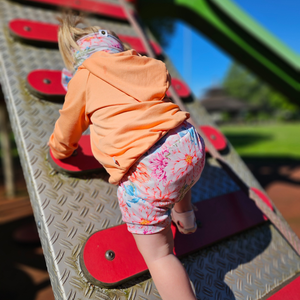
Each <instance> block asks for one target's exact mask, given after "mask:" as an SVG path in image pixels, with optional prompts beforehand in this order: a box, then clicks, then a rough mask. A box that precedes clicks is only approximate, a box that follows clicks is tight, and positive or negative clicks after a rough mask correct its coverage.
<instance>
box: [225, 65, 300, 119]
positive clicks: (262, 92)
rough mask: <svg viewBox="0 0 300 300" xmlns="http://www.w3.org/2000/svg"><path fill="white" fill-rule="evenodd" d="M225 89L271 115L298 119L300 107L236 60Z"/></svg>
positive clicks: (228, 74)
mask: <svg viewBox="0 0 300 300" xmlns="http://www.w3.org/2000/svg"><path fill="white" fill-rule="evenodd" d="M223 88H224V90H225V91H226V92H227V93H228V94H229V95H231V96H233V97H235V98H238V99H240V100H242V101H245V102H247V103H249V104H253V105H256V106H259V107H260V108H261V112H262V113H263V114H265V115H267V116H269V117H274V116H276V117H278V118H280V119H296V118H299V116H300V108H299V107H298V106H297V105H295V104H292V103H291V102H289V101H288V99H287V98H286V97H285V96H284V95H282V94H280V93H279V92H277V91H275V90H274V89H273V88H271V87H270V86H269V85H267V84H266V83H265V82H263V81H262V80H261V79H260V78H258V77H256V76H255V75H253V74H252V73H251V72H250V71H249V70H247V69H246V68H244V67H242V66H241V65H239V64H238V63H237V62H234V63H233V64H232V65H231V66H230V68H229V70H228V72H227V74H226V75H225V78H224V80H223Z"/></svg>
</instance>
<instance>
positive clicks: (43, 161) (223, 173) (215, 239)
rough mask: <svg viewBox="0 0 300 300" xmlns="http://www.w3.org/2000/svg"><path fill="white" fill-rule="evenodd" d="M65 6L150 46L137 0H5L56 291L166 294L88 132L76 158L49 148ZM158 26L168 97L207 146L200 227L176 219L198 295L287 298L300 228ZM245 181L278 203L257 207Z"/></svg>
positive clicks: (59, 96)
mask: <svg viewBox="0 0 300 300" xmlns="http://www.w3.org/2000/svg"><path fill="white" fill-rule="evenodd" d="M62 6H71V7H72V8H73V9H77V10H83V11H85V12H87V13H88V12H90V13H91V14H88V17H87V19H88V20H89V22H90V23H91V24H93V25H96V24H97V25H100V26H102V27H104V28H109V29H111V30H113V31H114V32H116V33H117V34H118V35H119V36H121V37H122V39H123V40H124V41H126V42H127V43H128V44H130V45H131V46H132V47H134V48H138V51H139V52H140V53H143V54H146V55H150V54H151V53H149V49H148V48H149V42H148V43H147V41H146V43H145V41H144V38H145V36H144V35H143V33H142V35H141V31H140V29H141V28H140V27H139V26H137V24H136V23H135V22H133V21H132V19H131V18H132V17H134V15H135V14H134V7H133V6H128V7H127V9H124V6H123V2H118V1H113V0H111V1H108V0H106V1H90V0H89V1H82V2H76V1H74V2H73V1H66V0H64V1H55V0H31V1H20V2H14V1H9V0H0V22H1V30H0V67H1V72H0V80H1V87H2V90H3V93H4V95H5V101H6V104H7V108H8V111H9V116H10V121H11V123H12V128H13V131H14V135H15V139H16V143H17V147H18V152H19V155H20V159H21V163H22V168H23V171H24V174H25V179H26V183H27V187H28V192H29V195H30V201H31V204H32V207H33V210H34V217H35V220H36V223H37V227H38V231H39V235H40V238H41V242H42V246H43V250H44V255H45V259H46V263H47V268H48V271H49V275H50V279H51V284H52V287H53V292H54V295H55V298H56V300H59V299H68V300H73V299H74V300H75V299H95V300H96V299H97V300H108V299H115V300H117V299H120V300H121V299H130V300H133V299H139V300H140V299H149V300H150V299H153V300H154V299H160V296H159V294H158V292H157V290H156V288H155V285H154V283H153V281H152V279H151V277H150V275H149V273H148V272H147V270H146V269H145V264H144V262H143V260H141V257H140V254H139V253H138V252H137V251H136V248H135V245H134V243H132V241H131V240H130V235H129V234H128V233H127V231H126V230H124V226H125V225H124V224H122V218H121V213H120V210H119V208H118V201H117V196H116V186H113V185H110V184H109V183H108V182H107V175H106V174H105V172H104V171H103V169H102V168H101V166H99V168H97V169H92V170H91V168H89V164H80V162H82V161H83V160H85V159H87V157H88V156H89V159H92V158H91V157H90V156H91V155H89V149H88V148H89V145H88V142H86V141H87V140H88V139H87V137H83V138H82V140H81V143H82V144H81V148H82V149H83V150H84V151H82V152H80V151H78V153H77V155H78V156H74V157H72V158H71V159H72V161H63V162H59V161H54V159H53V158H52V159H51V154H49V149H48V146H47V141H48V139H49V136H50V134H51V133H52V130H53V127H54V124H55V121H56V119H57V118H58V116H59V113H58V110H59V109H60V108H61V103H62V102H63V96H64V91H63V89H62V88H61V86H60V70H61V69H62V68H63V62H62V59H61V57H60V55H59V52H58V50H57V40H56V39H55V35H54V37H53V32H55V30H57V21H56V17H57V16H59V15H60V13H59V10H60V8H61V7H62ZM128 11H129V14H128ZM38 28H39V29H38ZM41 32H42V34H41ZM148 35H149V37H150V45H152V49H153V50H154V51H153V52H154V55H156V56H157V57H159V58H160V59H163V60H164V61H165V63H166V64H167V67H168V69H169V71H170V73H171V75H172V78H173V81H172V84H173V88H172V89H171V90H170V94H169V96H170V97H171V98H172V99H173V100H174V101H175V100H177V101H178V100H179V101H180V103H181V104H184V105H185V106H186V108H187V109H188V110H189V111H190V112H191V113H192V116H193V122H194V123H195V125H196V127H197V128H198V129H199V131H200V132H201V133H202V134H203V135H204V136H205V138H206V141H207V145H208V147H207V149H206V150H207V162H206V167H205V170H204V172H203V175H202V177H201V179H200V180H199V182H198V183H197V184H196V185H195V186H194V187H193V189H192V197H193V203H194V204H195V205H196V206H197V207H198V212H197V219H198V223H199V228H198V230H197V233H196V234H194V235H189V236H184V235H181V234H179V233H178V232H176V229H175V228H174V227H173V228H172V230H173V234H174V236H175V248H174V252H175V254H176V255H177V256H178V257H180V259H181V260H182V262H183V264H184V266H185V268H186V270H187V272H188V274H189V277H190V279H191V282H192V284H193V287H194V289H195V292H196V294H197V297H198V299H249V300H250V299H267V298H269V299H273V300H276V299H282V298H278V297H279V296H278V295H282V294H284V295H293V293H294V291H295V286H297V285H298V283H299V282H298V281H299V278H298V277H297V274H298V273H299V271H300V259H299V255H298V254H297V251H298V252H299V250H298V248H297V242H298V240H297V238H296V237H295V235H294V233H293V232H292V231H291V230H290V229H289V227H288V225H287V224H286V221H285V220H284V219H283V218H282V217H281V215H280V213H279V212H278V211H277V210H276V208H275V207H274V204H273V203H272V201H271V200H270V199H269V198H268V197H267V196H266V195H265V194H264V192H263V190H262V188H261V186H260V185H259V184H258V182H257V181H256V180H255V178H254V177H253V176H252V174H251V173H250V172H249V170H248V169H247V167H246V166H245V165H244V163H243V162H242V160H241V159H240V158H239V156H238V155H237V154H236V152H235V151H234V149H233V148H232V146H231V145H230V144H229V142H228V141H227V140H226V139H225V137H224V136H223V135H222V134H221V133H220V132H219V130H218V129H217V128H216V126H215V124H214V123H213V122H212V120H211V118H210V116H209V115H208V114H207V112H206V111H205V109H204V108H203V107H202V106H201V105H200V104H199V103H198V102H196V101H195V98H194V96H193V95H192V94H191V92H190V90H189V88H188V85H187V84H185V83H184V82H183V80H182V79H181V78H180V76H179V74H178V73H177V71H176V70H175V68H174V67H173V65H172V63H171V62H170V61H169V59H168V58H167V56H166V55H165V54H164V53H163V51H162V49H161V48H160V47H159V45H158V44H157V43H156V42H155V40H154V39H153V37H151V35H150V34H149V33H148ZM34 76H35V77H34ZM88 134H89V131H87V132H85V136H88ZM215 151H216V152H215ZM216 153H217V154H216ZM59 164H60V165H59ZM58 165H59V166H58ZM92 165H93V163H92ZM57 166H58V167H57ZM228 166H229V168H228ZM70 168H71V169H72V168H73V169H72V170H71V171H70ZM66 170H67V171H66ZM87 171H88V172H87ZM237 174H238V175H237ZM245 187H250V190H251V192H252V193H254V194H255V195H256V196H255V197H254V198H255V199H256V200H255V201H256V203H257V205H258V207H264V206H267V207H268V208H269V210H267V211H268V213H262V211H261V210H260V209H258V207H257V206H256V205H255V202H254V201H253V197H252V198H251V195H250V197H249V195H248V194H247V193H246V192H245V191H246V188H245ZM250 198H251V199H250ZM272 214H273V215H274V216H276V218H277V223H276V226H275V225H274V224H273V223H272V222H273V220H274V218H273V219H272V222H270V220H268V219H267V217H266V215H267V216H269V219H270V216H271V217H272ZM292 245H293V246H292ZM295 249H296V250H295ZM277 291H278V292H277ZM280 293H281V294H280Z"/></svg>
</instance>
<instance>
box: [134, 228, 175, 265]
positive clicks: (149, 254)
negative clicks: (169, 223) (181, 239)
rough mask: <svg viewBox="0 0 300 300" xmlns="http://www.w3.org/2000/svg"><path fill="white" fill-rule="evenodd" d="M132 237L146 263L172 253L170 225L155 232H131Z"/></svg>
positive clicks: (172, 243)
mask: <svg viewBox="0 0 300 300" xmlns="http://www.w3.org/2000/svg"><path fill="white" fill-rule="evenodd" d="M133 237H134V239H135V242H136V244H137V247H138V249H139V251H140V253H141V254H142V256H143V258H144V259H145V261H146V263H147V264H148V263H149V262H153V261H155V260H157V259H160V258H162V257H164V256H167V255H169V254H173V248H174V241H173V235H172V231H171V228H170V227H168V228H166V229H165V230H163V231H161V232H158V233H155V234H148V235H140V234H133Z"/></svg>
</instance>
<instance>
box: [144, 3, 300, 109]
mask: <svg viewBox="0 0 300 300" xmlns="http://www.w3.org/2000/svg"><path fill="white" fill-rule="evenodd" d="M158 7H159V9H157V8H158ZM139 10H140V14H141V16H142V18H152V17H160V16H161V17H173V18H177V19H181V20H183V21H185V22H186V23H188V24H190V25H191V26H193V27H194V28H196V29H197V30H199V31H200V32H201V33H203V34H204V35H206V36H207V37H208V38H209V39H210V40H211V41H212V42H214V43H215V44H216V45H217V46H219V47H220V48H221V49H223V50H224V51H226V52H227V53H228V54H229V55H230V56H232V57H233V58H234V59H236V60H238V61H239V62H240V63H242V64H243V65H245V66H246V67H247V68H249V69H250V70H252V71H253V72H254V73H256V74H257V75H258V76H259V77H260V78H262V80H264V81H266V82H268V83H269V84H270V85H272V86H273V87H275V88H276V89H277V90H279V91H280V92H281V93H283V94H284V95H286V96H287V97H288V99H289V100H291V101H293V102H294V103H296V104H298V105H300V56H299V55H298V54H296V53H294V52H293V51H292V50H291V49H289V48H288V47H287V46H285V45H284V44H283V43H282V42H280V41H279V40H278V39H277V38H276V37H274V36H273V35H272V34H271V33H269V32H268V31H267V30H266V29H264V28H263V27H262V26H260V25H259V24H258V23H256V22H255V21H254V20H253V19H252V18H251V17H249V16H248V15H247V14H246V13H245V12H243V11H242V10H241V9H240V8H238V7H237V6H236V5H235V4H234V3H233V1H230V0H143V1H140V3H139Z"/></svg>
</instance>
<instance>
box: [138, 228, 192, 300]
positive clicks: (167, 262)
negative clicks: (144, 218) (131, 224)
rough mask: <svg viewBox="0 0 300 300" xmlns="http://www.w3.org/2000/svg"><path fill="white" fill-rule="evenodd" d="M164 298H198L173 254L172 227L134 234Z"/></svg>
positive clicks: (176, 299) (181, 299) (179, 299)
mask: <svg viewBox="0 0 300 300" xmlns="http://www.w3.org/2000/svg"><path fill="white" fill-rule="evenodd" d="M133 237H134V239H135V241H136V244H137V247H138V249H139V251H140V252H141V254H142V255H143V257H144V259H145V262H146V264H147V266H148V268H149V271H150V273H151V276H152V278H153V280H154V283H155V285H156V288H157V290H158V292H159V293H160V295H161V297H162V299H163V300H183V299H185V300H196V297H195V295H194V293H193V290H192V288H191V284H190V281H189V278H188V275H187V273H186V271H185V269H184V267H183V266H182V264H181V263H180V261H179V260H178V259H177V257H175V256H174V255H173V245H174V241H173V235H172V231H171V228H170V227H168V228H166V229H165V230H163V231H161V232H158V233H155V234H149V235H141V234H133Z"/></svg>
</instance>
